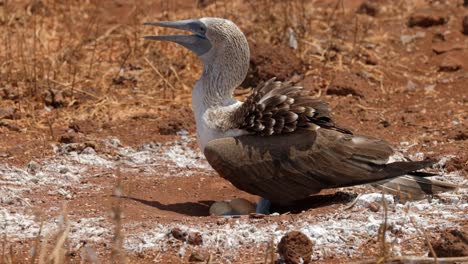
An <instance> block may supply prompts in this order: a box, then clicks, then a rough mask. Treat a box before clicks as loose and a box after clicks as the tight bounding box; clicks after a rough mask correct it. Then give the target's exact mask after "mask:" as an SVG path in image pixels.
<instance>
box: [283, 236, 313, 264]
mask: <svg viewBox="0 0 468 264" xmlns="http://www.w3.org/2000/svg"><path fill="white" fill-rule="evenodd" d="M312 247H313V243H312V241H311V240H310V239H309V238H308V237H307V236H306V235H304V234H303V233H301V232H298V231H292V232H289V233H287V234H286V235H284V236H283V237H282V238H281V241H280V242H279V244H278V253H279V254H280V256H281V257H282V258H283V260H284V262H285V263H286V264H299V263H305V264H307V263H310V261H311V256H312Z"/></svg>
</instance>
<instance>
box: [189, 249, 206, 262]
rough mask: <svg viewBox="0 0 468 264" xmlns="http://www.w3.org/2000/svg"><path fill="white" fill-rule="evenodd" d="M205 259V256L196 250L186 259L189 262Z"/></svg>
mask: <svg viewBox="0 0 468 264" xmlns="http://www.w3.org/2000/svg"><path fill="white" fill-rule="evenodd" d="M205 260H206V257H205V256H204V255H203V254H201V253H200V252H197V251H194V252H192V254H190V257H189V259H188V261H189V262H205Z"/></svg>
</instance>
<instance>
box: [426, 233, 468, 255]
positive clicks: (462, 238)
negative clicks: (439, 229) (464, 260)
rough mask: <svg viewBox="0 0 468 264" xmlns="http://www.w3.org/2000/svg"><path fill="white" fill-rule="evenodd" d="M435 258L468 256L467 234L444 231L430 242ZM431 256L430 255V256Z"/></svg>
mask: <svg viewBox="0 0 468 264" xmlns="http://www.w3.org/2000/svg"><path fill="white" fill-rule="evenodd" d="M432 247H433V248H434V252H435V253H436V255H437V257H465V256H468V233H467V232H466V231H463V230H456V229H452V230H446V231H444V232H443V233H442V234H441V236H440V238H439V239H438V240H436V241H433V242H432ZM430 255H432V254H430Z"/></svg>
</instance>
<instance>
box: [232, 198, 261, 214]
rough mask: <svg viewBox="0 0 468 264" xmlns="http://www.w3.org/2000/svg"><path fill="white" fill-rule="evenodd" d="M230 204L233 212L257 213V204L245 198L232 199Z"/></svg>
mask: <svg viewBox="0 0 468 264" xmlns="http://www.w3.org/2000/svg"><path fill="white" fill-rule="evenodd" d="M229 205H231V208H232V210H233V214H240V215H248V214H251V213H255V205H254V204H253V203H251V202H249V201H247V200H246V199H243V198H236V199H232V201H231V202H230V203H229Z"/></svg>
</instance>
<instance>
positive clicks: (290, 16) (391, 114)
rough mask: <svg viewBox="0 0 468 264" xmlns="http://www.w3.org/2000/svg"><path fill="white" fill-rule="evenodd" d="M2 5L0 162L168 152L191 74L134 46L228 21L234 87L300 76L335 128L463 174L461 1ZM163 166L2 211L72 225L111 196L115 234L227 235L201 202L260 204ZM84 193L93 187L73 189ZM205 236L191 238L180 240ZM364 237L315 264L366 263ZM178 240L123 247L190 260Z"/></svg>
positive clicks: (248, 250) (316, 208) (102, 251)
mask: <svg viewBox="0 0 468 264" xmlns="http://www.w3.org/2000/svg"><path fill="white" fill-rule="evenodd" d="M260 2H261V3H260ZM305 2H307V1H305ZM372 2H374V1H372ZM465 2H466V1H465ZM0 3H2V4H1V5H0V35H1V36H3V38H2V44H1V45H0V62H1V65H2V66H1V67H0V98H1V100H0V135H1V136H0V164H6V165H9V166H17V167H19V168H26V167H27V164H29V163H30V162H31V161H41V160H45V159H47V158H51V157H54V156H55V155H56V153H55V152H54V147H56V146H57V145H59V144H64V143H73V145H69V148H75V150H77V151H78V152H81V151H84V150H85V149H86V148H87V147H92V148H93V149H95V151H96V152H97V153H98V154H99V155H111V156H112V157H115V158H116V159H117V158H118V157H119V154H118V153H114V152H113V151H114V150H113V149H111V148H109V147H108V146H106V145H105V144H103V143H102V140H104V139H109V138H118V139H119V140H120V142H121V144H122V145H123V146H129V147H134V148H140V147H142V146H143V145H144V144H149V143H154V144H164V143H167V142H173V141H174V140H175V139H176V138H177V137H176V133H177V132H179V131H180V130H182V129H183V130H187V131H188V132H189V134H190V135H193V134H194V132H195V125H194V121H193V115H192V112H191V108H190V96H191V87H192V86H193V84H194V82H195V81H196V79H197V78H198V75H199V73H200V65H199V63H198V61H197V60H196V58H195V57H194V56H193V55H192V54H190V53H189V52H187V51H185V50H183V49H181V48H179V47H176V46H173V45H172V44H167V43H166V44H155V43H149V42H144V41H143V40H142V38H141V36H143V35H145V34H153V33H155V32H156V31H155V30H156V29H153V28H147V27H143V26H141V25H142V23H143V21H150V20H165V19H179V18H187V17H190V16H223V17H227V18H230V19H232V20H234V21H235V22H236V23H238V24H239V26H240V27H241V28H242V29H243V30H245V32H246V33H247V38H248V39H249V41H250V43H251V45H252V52H253V56H252V68H251V71H250V73H249V74H250V75H249V80H248V82H246V83H245V85H246V86H254V85H255V84H256V83H257V82H259V81H265V80H267V79H268V78H270V77H273V76H279V79H288V78H291V77H293V76H295V75H296V74H297V75H299V76H300V80H299V81H300V83H302V84H303V85H304V87H305V88H306V89H307V90H308V91H310V93H311V94H315V95H318V96H322V97H323V99H324V100H326V101H328V102H329V103H330V105H331V107H332V109H333V111H334V118H335V120H336V121H337V122H338V123H339V124H341V125H342V126H343V127H347V128H350V129H352V130H353V131H354V132H355V133H358V134H366V135H372V136H375V137H379V138H383V139H385V140H387V141H389V142H391V143H392V144H393V145H394V146H395V147H400V146H411V147H410V148H409V149H408V152H407V153H406V154H408V155H411V154H416V153H419V152H423V153H425V155H427V156H431V157H434V158H443V157H447V156H448V155H450V156H451V157H452V156H453V158H451V159H450V160H449V161H448V162H447V163H446V164H445V166H446V169H447V170H448V171H461V173H462V175H464V177H465V179H466V174H467V173H468V161H467V149H468V141H467V137H466V135H467V133H468V128H467V119H468V113H467V111H466V109H467V103H468V98H467V92H466V91H467V88H466V86H467V80H468V79H467V78H468V77H467V76H468V65H467V64H466V62H467V61H468V52H467V50H468V36H467V35H464V34H463V33H462V29H461V25H463V24H462V23H463V22H462V21H463V17H464V16H465V15H466V8H463V7H461V6H460V5H459V4H458V3H457V1H414V2H412V3H411V4H404V5H400V4H395V3H394V1H378V2H376V3H372V5H369V4H367V5H368V6H367V7H363V5H362V3H363V1H360V0H353V1H343V3H344V4H343V6H342V7H341V6H338V7H337V6H336V1H331V0H330V1H315V2H314V6H311V4H307V6H306V8H302V6H301V3H304V1H247V2H246V1H200V3H201V4H200V7H202V8H199V9H195V3H194V1H181V0H180V1H139V0H138V1H107V0H106V1H77V2H76V3H75V2H73V3H71V4H69V3H68V2H67V3H65V2H64V3H62V2H54V1H32V2H31V1H26V0H24V1H23V0H21V1H13V2H12V1H0ZM30 3H35V4H33V5H31V4H30ZM265 3H268V5H267V6H265ZM252 5H258V6H252ZM358 8H359V11H358V12H356V11H357V10H358ZM441 9H443V10H444V11H443V12H440V11H439V10H441ZM261 10H269V11H268V12H263V11H261ZM361 13H365V14H361ZM295 14H304V15H295ZM465 21H466V18H465ZM465 23H466V22H465ZM35 27H36V28H35ZM287 28H292V29H293V30H294V31H295V32H296V35H297V38H298V40H299V42H298V43H299V48H298V50H292V49H290V48H289V47H288V46H287V44H286V43H287V41H286V36H287V33H286V32H287V30H286V29H287ZM465 34H466V33H465ZM403 37H405V38H403ZM408 38H409V39H410V40H409V41H403V39H408ZM3 39H4V41H3ZM145 58H146V59H145ZM153 67H154V68H153ZM296 78H297V76H296ZM190 146H191V147H195V146H196V143H195V142H191V143H190ZM68 151H71V150H68ZM141 170H143V169H141ZM162 170H163V169H161V170H159V171H156V172H154V173H152V174H151V175H150V176H142V172H141V171H137V170H136V171H133V172H129V173H125V174H124V175H121V177H120V179H119V181H120V184H121V185H122V186H123V190H124V197H123V198H122V199H118V198H117V197H115V196H113V192H114V189H115V186H116V185H117V182H118V179H117V177H115V175H118V174H119V171H118V170H116V169H115V170H114V169H110V171H109V172H108V174H99V173H97V174H96V177H90V178H86V179H83V180H81V181H80V182H79V184H77V185H76V186H74V185H71V186H69V187H67V191H69V192H71V193H72V194H73V195H72V196H71V198H66V197H65V196H63V195H59V194H55V193H50V192H48V191H47V190H41V191H37V192H36V191H34V190H33V191H30V192H27V194H25V197H24V198H27V199H28V200H29V204H30V207H28V208H27V209H24V208H23V207H24V206H19V207H14V206H11V205H7V204H2V207H4V208H5V210H9V211H10V212H12V213H14V212H16V211H20V212H21V211H22V210H27V211H28V212H31V214H33V212H41V213H42V216H43V217H44V218H46V219H52V218H53V217H57V216H58V214H59V212H57V210H56V209H54V208H57V207H60V206H61V205H62V204H63V203H67V204H68V213H69V214H70V216H71V217H74V218H77V219H80V218H89V217H98V216H101V217H104V218H106V219H109V217H108V215H109V214H110V213H109V212H110V211H111V208H112V207H113V206H114V205H115V204H116V202H117V201H118V200H120V201H121V210H122V211H123V212H124V215H125V217H124V218H123V224H124V225H125V224H128V225H130V224H133V223H143V225H150V224H152V223H160V224H169V223H171V224H172V223H176V224H181V225H182V224H185V225H196V224H205V223H213V222H214V223H216V222H217V221H219V222H220V224H221V225H224V224H230V223H232V222H233V221H235V220H232V219H229V220H219V218H214V217H210V216H208V215H209V207H210V205H211V204H213V203H214V202H215V201H224V200H232V199H234V198H237V197H241V198H245V199H247V200H249V201H251V202H255V200H256V199H257V197H255V196H253V195H250V194H247V193H244V192H241V191H239V190H237V189H236V188H235V187H233V186H232V185H231V184H230V183H229V182H227V181H225V180H223V179H222V178H220V177H217V176H216V174H215V173H214V172H213V171H211V172H210V173H208V174H203V173H201V172H198V171H197V170H193V169H190V168H183V169H179V170H184V171H194V172H195V173H194V174H193V175H192V176H188V177H163V176H160V175H161V174H163V173H165V172H166V171H162ZM168 173H169V172H168ZM86 185H90V186H93V187H92V188H88V189H83V188H82V187H83V186H86ZM366 191H367V189H364V188H359V187H357V188H350V189H347V191H346V192H345V193H343V192H337V191H336V190H327V191H325V192H323V193H321V194H320V195H317V196H313V197H311V198H310V199H307V200H306V201H304V202H303V203H300V204H298V205H297V208H278V209H277V211H278V212H280V213H285V214H284V215H281V216H278V217H276V218H274V217H267V218H265V219H259V220H258V221H264V222H265V223H266V222H268V223H278V225H279V226H285V225H287V221H288V220H290V219H297V218H304V219H309V218H314V216H316V215H321V214H322V215H323V214H335V213H336V212H337V211H338V210H339V209H342V206H343V204H344V203H347V202H349V201H351V200H352V198H353V197H355V196H356V195H357V193H362V192H366ZM24 198H23V199H24ZM380 211H382V210H380ZM288 212H291V213H292V214H288ZM283 221H284V223H286V224H283ZM262 223H263V222H262ZM462 225H463V223H462ZM464 226H465V227H466V220H465V222H464ZM143 231H144V229H143ZM169 232H170V230H168V233H169ZM8 235H12V234H8ZM127 235H131V234H127ZM450 236H451V238H452V237H454V235H453V234H452V235H450ZM83 239H84V240H85V241H86V238H83ZM200 239H201V240H200ZM202 240H203V238H200V237H197V235H194V236H193V237H192V240H191V241H193V243H194V244H198V243H202V242H201V241H202ZM368 241H369V243H368V245H366V246H364V247H363V248H362V249H361V255H358V256H357V257H356V256H352V257H348V256H333V255H329V256H326V257H324V259H322V260H321V261H322V262H323V263H343V262H345V261H350V260H353V259H357V258H361V257H365V256H369V255H372V256H373V255H377V254H378V250H379V243H378V241H375V240H372V238H369V240H368ZM7 242H8V241H7ZM33 242H34V241H33V239H26V238H24V239H21V240H20V241H16V242H14V243H8V244H13V248H14V252H15V254H16V255H17V256H16V258H17V262H18V263H29V260H30V258H31V256H30V253H29V252H31V248H32V245H33ZM178 243H179V244H178ZM350 243H351V244H352V242H350ZM411 243H412V242H411ZM89 244H91V242H89ZM50 245H53V242H50ZM174 245H175V248H176V249H172V248H171V249H169V250H167V251H165V252H154V251H151V250H150V251H148V252H143V253H132V252H130V253H128V259H129V260H130V262H131V263H154V262H155V259H156V258H157V259H158V261H160V263H180V262H182V261H187V260H188V257H189V255H190V254H191V253H192V252H190V251H191V250H192V249H188V251H189V252H188V254H186V256H184V257H179V255H178V253H177V249H179V248H180V247H181V245H183V242H180V241H179V242H177V241H176V242H174ZM257 246H258V248H255V247H250V245H247V246H246V247H244V248H242V249H241V250H240V251H242V252H245V254H243V255H239V256H237V257H236V258H232V259H229V260H226V258H225V256H223V254H222V253H221V252H219V250H218V249H217V248H209V249H206V248H204V249H203V250H204V251H202V252H201V253H200V254H202V255H203V258H204V260H205V261H206V259H208V257H207V256H210V255H213V258H215V259H216V260H217V261H220V262H226V261H232V262H237V263H246V262H248V261H251V260H252V259H263V257H264V255H265V248H264V247H263V246H264V245H257ZM90 247H93V248H95V250H96V251H97V255H98V256H99V258H100V259H101V260H102V262H103V263H105V262H106V261H107V262H108V261H110V260H111V259H112V255H111V253H110V252H111V249H110V248H111V245H109V244H108V243H104V242H100V243H98V244H92V245H91V246H90ZM193 250H195V249H193ZM405 250H414V251H416V252H417V253H423V252H427V248H426V247H425V246H424V242H420V243H418V244H416V245H413V244H405V245H403V246H402V251H403V252H404V251H405ZM444 250H446V249H444ZM70 252H73V253H74V254H70V256H69V257H70V258H71V260H72V261H71V262H73V263H78V262H80V260H81V259H82V256H81V255H80V252H82V250H81V249H79V250H78V249H76V250H75V249H73V250H72V249H71V250H70ZM439 256H440V255H439ZM193 258H196V257H193Z"/></svg>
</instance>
